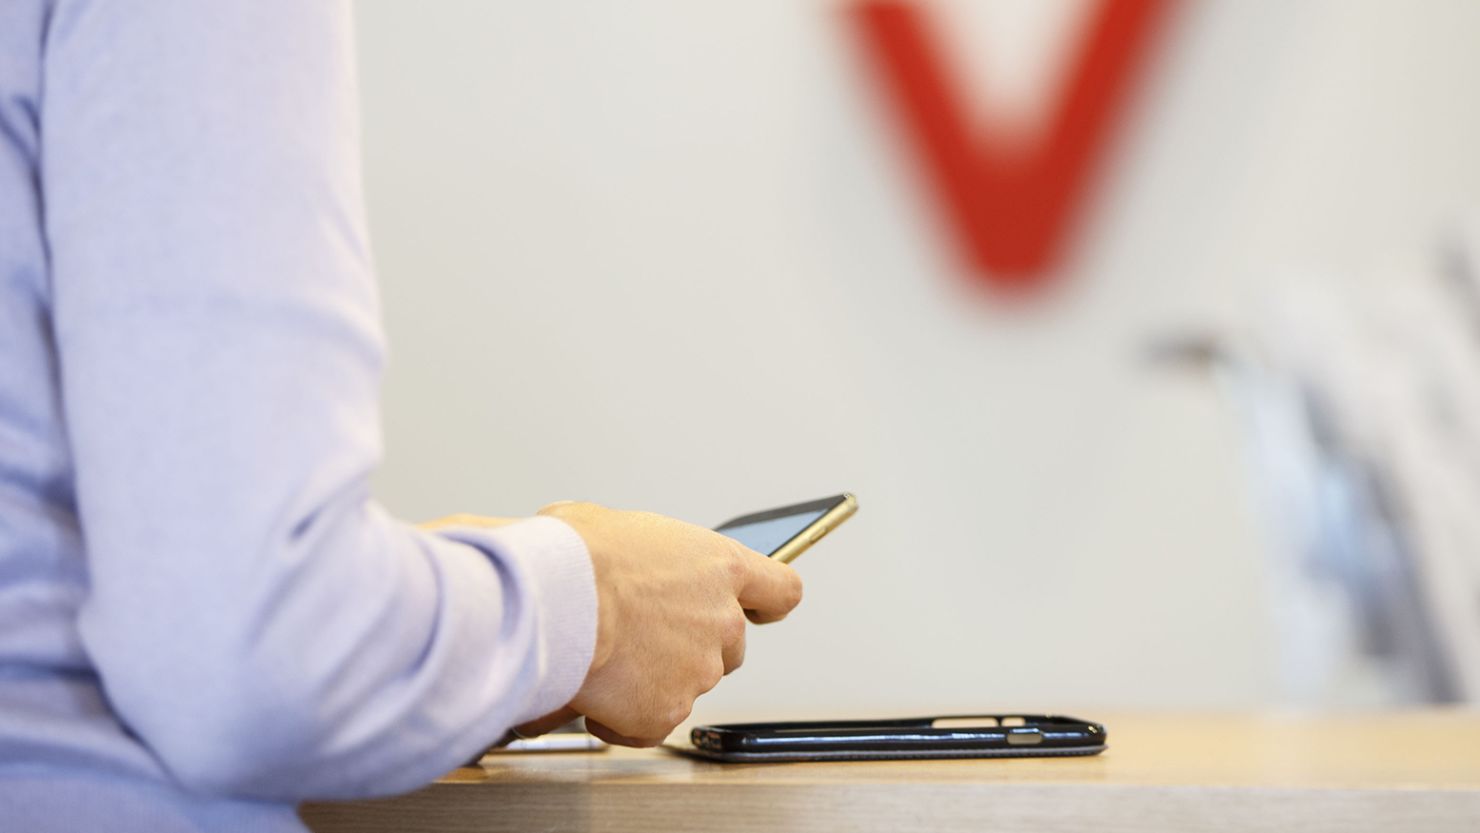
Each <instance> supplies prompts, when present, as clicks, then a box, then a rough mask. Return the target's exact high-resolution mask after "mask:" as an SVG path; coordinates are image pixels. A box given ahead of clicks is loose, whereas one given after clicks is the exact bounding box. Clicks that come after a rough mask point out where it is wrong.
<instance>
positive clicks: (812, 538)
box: [714, 492, 858, 564]
mask: <svg viewBox="0 0 1480 833" xmlns="http://www.w3.org/2000/svg"><path fill="white" fill-rule="evenodd" d="M819 509H822V510H825V511H824V512H823V513H822V514H821V515H820V516H818V517H817V519H816V520H814V521H812V522H811V523H810V524H807V525H806V526H805V527H802V528H801V529H799V530H797V533H796V534H795V535H793V536H791V537H790V538H788V539H787V540H786V542H785V543H783V544H782V545H781V546H779V547H777V548H776V550H775V551H774V552H772V553H769V555H770V557H771V558H774V559H775V560H777V561H780V562H781V563H783V564H786V563H789V562H790V561H792V560H793V559H795V558H796V557H797V556H799V555H801V554H802V553H803V552H805V551H806V550H807V548H808V547H810V546H812V545H813V544H815V543H817V542H818V541H820V540H822V537H823V536H824V535H827V533H829V532H832V531H833V530H834V529H836V528H837V527H838V525H839V524H841V523H842V522H843V521H846V520H847V519H848V518H850V517H852V515H853V513H854V512H857V511H858V499H857V498H855V497H854V496H853V495H852V494H850V493H848V492H844V493H842V494H840V495H833V496H831V497H825V498H818V499H817V500H809V501H806V502H803V503H793V504H791V505H790V506H780V507H777V508H775V509H767V510H765V511H764V512H752V513H750V514H749V515H741V516H739V517H737V518H731V519H730V520H728V521H725V522H724V523H722V524H720V525H719V526H717V527H715V528H714V531H715V532H724V531H725V530H726V529H732V528H734V527H737V526H746V525H748V524H753V523H760V522H762V521H771V520H775V519H777V518H786V517H790V516H792V515H803V514H806V513H808V512H816V511H817V510H819ZM761 554H762V555H767V553H761Z"/></svg>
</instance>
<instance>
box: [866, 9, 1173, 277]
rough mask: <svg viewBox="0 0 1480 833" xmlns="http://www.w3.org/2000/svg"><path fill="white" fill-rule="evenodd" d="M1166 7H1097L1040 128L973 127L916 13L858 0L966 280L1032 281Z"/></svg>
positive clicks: (1081, 194)
mask: <svg viewBox="0 0 1480 833" xmlns="http://www.w3.org/2000/svg"><path fill="white" fill-rule="evenodd" d="M1171 5H1172V4H1171V0H1098V5H1097V7H1096V8H1095V10H1094V12H1093V17H1092V19H1091V20H1090V22H1089V25H1088V26H1087V27H1085V29H1084V32H1085V34H1084V37H1083V40H1082V41H1081V42H1080V43H1079V44H1078V46H1077V48H1075V49H1074V50H1072V51H1071V53H1070V59H1069V60H1070V66H1069V71H1068V72H1067V73H1066V74H1065V75H1064V76H1063V77H1064V79H1065V80H1064V85H1063V88H1062V89H1061V90H1059V91H1058V93H1057V95H1056V98H1055V101H1054V102H1052V103H1051V106H1050V107H1049V108H1048V113H1049V117H1048V119H1047V122H1046V124H1045V125H1044V126H1043V129H1042V130H1041V131H1040V132H1039V133H1038V135H1036V136H1032V137H1029V138H1028V139H1027V140H1026V141H1024V140H1022V139H1018V138H1016V137H1015V136H1012V135H1007V133H1006V132H1004V131H1001V130H997V131H994V130H992V129H991V127H990V125H988V126H987V127H986V129H983V130H978V131H973V130H972V129H971V128H970V126H969V125H970V124H971V121H970V119H968V117H967V109H966V106H965V104H964V102H963V101H962V100H961V95H960V91H959V86H958V85H957V84H956V83H955V81H954V79H953V77H952V74H951V72H950V71H949V67H947V66H946V62H945V61H944V60H943V58H942V54H941V49H940V46H939V45H938V44H937V42H936V41H935V40H934V39H933V38H932V36H931V29H930V26H929V25H928V21H927V20H926V14H925V12H924V11H923V9H921V8H920V7H919V6H917V5H915V4H911V3H906V2H900V1H899V0H864V2H859V3H856V4H855V5H854V6H853V9H852V18H853V20H854V21H855V22H856V24H857V29H858V31H859V33H860V35H861V36H862V41H863V43H864V45H865V47H866V50H867V52H868V54H869V57H870V58H871V60H872V61H873V63H874V64H875V65H876V66H877V68H878V71H879V73H880V75H881V77H882V79H883V81H884V84H885V89H886V91H887V94H888V97H889V98H890V99H891V100H892V102H893V105H894V107H895V108H896V109H897V110H898V112H899V115H900V116H902V117H903V121H904V123H905V127H906V130H907V132H908V134H909V137H910V139H911V141H912V143H913V144H914V145H915V149H916V152H917V154H918V156H919V158H920V162H921V163H922V165H923V168H924V172H925V174H926V179H927V180H928V182H929V184H930V187H931V189H932V190H933V192H934V196H935V198H936V199H937V200H939V202H940V204H941V206H942V208H943V209H944V211H943V213H944V215H945V217H946V221H947V223H948V225H949V227H950V229H951V232H952V234H953V236H954V237H955V238H956V241H957V245H958V246H959V247H960V250H961V253H962V255H963V256H964V260H965V261H966V265H967V267H968V272H969V274H970V275H971V276H972V277H973V278H975V279H977V280H979V281H981V282H982V283H984V284H986V285H989V286H992V287H996V288H999V289H1016V290H1021V289H1028V288H1031V287H1034V286H1037V285H1039V284H1041V283H1043V281H1044V279H1046V278H1047V277H1049V276H1050V275H1051V274H1052V272H1053V267H1054V266H1055V265H1056V264H1057V263H1058V262H1059V261H1060V260H1061V258H1062V256H1063V254H1064V251H1065V249H1066V241H1067V238H1068V234H1069V231H1070V228H1071V226H1072V224H1073V221H1074V219H1075V215H1076V213H1077V212H1078V211H1079V209H1080V206H1081V205H1082V203H1083V202H1084V199H1085V193H1086V191H1087V188H1088V185H1089V183H1090V180H1091V179H1092V177H1093V174H1094V171H1095V168H1096V166H1097V163H1098V161H1099V157H1100V156H1101V155H1102V153H1103V151H1104V149H1105V147H1106V145H1107V142H1108V139H1109V138H1110V135H1111V133H1112V132H1113V130H1112V128H1113V127H1114V126H1115V122H1116V120H1117V116H1118V115H1119V114H1120V113H1121V112H1122V111H1123V109H1124V107H1125V102H1126V99H1127V98H1128V93H1129V91H1130V88H1131V86H1132V81H1133V76H1134V75H1135V73H1136V69H1137V67H1138V65H1139V64H1140V63H1141V61H1142V59H1143V57H1144V56H1145V55H1146V53H1147V52H1148V50H1149V48H1150V44H1151V41H1152V35H1153V33H1154V31H1155V30H1156V28H1157V24H1158V23H1159V22H1161V21H1162V19H1164V18H1165V16H1166V13H1167V11H1168V9H1169V8H1170V7H1171Z"/></svg>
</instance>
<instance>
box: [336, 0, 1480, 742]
mask: <svg viewBox="0 0 1480 833" xmlns="http://www.w3.org/2000/svg"><path fill="white" fill-rule="evenodd" d="M356 9H357V13H358V29H359V48H360V64H361V79H360V83H361V98H362V102H363V112H364V147H365V161H364V167H365V172H366V181H367V191H368V204H369V211H370V220H371V228H372V230H373V238H374V245H375V251H376V256H377V261H378V269H379V278H380V283H381V286H382V289H383V296H384V305H385V320H386V325H387V329H388V332H389V337H390V341H391V363H390V368H389V371H388V375H387V379H386V386H385V429H386V440H387V457H386V464H385V466H384V468H383V470H382V471H381V473H380V475H379V480H378V490H379V494H380V496H381V498H382V499H383V500H384V501H385V502H386V503H387V504H388V505H389V506H390V507H391V508H392V509H393V510H394V511H396V512H397V513H398V514H400V515H402V516H405V517H408V518H412V519H425V518H431V517H435V516H439V515H444V514H447V513H449V512H453V511H470V512H481V513H485V514H525V513H530V512H532V511H534V510H535V509H536V508H538V507H539V506H541V505H542V504H544V503H546V502H548V501H551V500H555V499H563V498H576V499H587V500H594V501H599V502H602V503H606V504H609V505H614V506H619V507H627V508H644V509H650V510H654V511H658V512H663V513H666V514H670V515H674V516H677V517H680V518H684V519H687V520H691V521H694V522H697V523H702V524H706V525H715V524H717V523H719V522H721V521H723V520H726V519H727V518H729V517H731V516H734V515H738V514H741V513H744V512H749V511H754V510H759V509H763V508H769V507H772V506H776V505H780V504H783V503H789V502H794V501H800V500H806V499H810V498H815V497H819V496H822V495H826V494H832V493H836V492H838V491H842V490H850V491H853V492H855V493H856V494H857V495H858V497H859V500H860V503H861V506H862V508H861V510H860V512H859V514H858V515H857V517H856V518H855V519H854V520H852V521H850V522H849V523H848V524H847V525H845V526H844V527H843V528H842V529H840V530H839V531H838V532H836V533H834V534H833V535H832V536H830V537H829V538H828V540H827V541H826V542H825V543H824V544H822V545H820V546H819V547H818V548H817V549H816V550H814V551H812V552H810V553H809V554H808V555H806V556H805V557H803V558H802V559H801V560H800V561H799V562H797V567H798V569H799V571H800V572H801V574H802V575H803V578H804V579H805V580H806V582H807V601H806V603H805V604H804V605H803V606H802V607H801V608H800V609H799V610H798V611H797V613H796V614H795V615H794V616H793V617H792V618H791V620H789V622H788V623H787V624H785V625H782V626H777V627H769V628H761V629H755V630H753V631H752V634H751V637H750V648H749V653H748V658H747V662H746V665H745V668H744V669H743V670H742V671H740V672H739V673H737V674H735V675H734V676H733V677H732V678H731V679H729V680H727V681H726V682H725V684H724V685H722V686H721V687H720V688H719V689H717V690H716V691H715V692H714V693H713V694H711V695H709V696H708V697H706V698H704V699H703V700H701V701H700V703H699V704H698V707H697V709H696V712H695V716H696V717H698V718H702V719H705V720H711V719H714V720H717V719H724V718H732V717H742V716H760V717H782V716H797V717H801V716H827V715H834V714H845V713H847V714H888V713H911V712H922V713H929V712H951V711H983V710H1013V709H1024V710H1072V709H1075V708H1083V709H1095V708H1186V709H1207V708H1214V709H1220V708H1248V707H1268V706H1304V707H1353V706H1366V705H1388V704H1391V705H1401V704H1407V703H1420V702H1446V701H1454V700H1474V699H1477V698H1480V642H1477V640H1480V555H1477V554H1476V553H1477V547H1480V435H1477V431H1480V361H1477V356H1480V353H1477V349H1480V341H1477V340H1476V339H1477V335H1480V306H1477V305H1476V303H1475V299H1476V298H1477V297H1480V294H1477V293H1476V292H1475V283H1474V271H1473V269H1472V267H1471V263H1472V262H1473V261H1472V257H1473V253H1474V252H1475V251H1476V248H1475V246H1474V241H1475V239H1476V236H1475V234H1474V233H1473V230H1474V229H1475V228H1476V226H1475V225H1474V224H1473V218H1474V217H1475V216H1476V215H1475V214H1473V213H1472V211H1473V209H1474V208H1475V207H1476V205H1477V202H1480V97H1477V96H1476V95H1475V93H1474V85H1475V81H1476V79H1480V49H1476V48H1475V44H1476V43H1477V42H1480V4H1476V3H1471V2H1463V0H1425V2H1412V3H1396V2H1388V0H1367V1H1366V2H1349V1H1348V0H1303V2H1276V0H1264V1H1263V2H1245V0H1204V2H1145V1H1144V0H1125V2H1117V0H1111V2H1109V3H1102V2H1100V0H1054V1H1053V2H1045V0H913V1H912V2H902V3H890V4H860V3H851V2H822V1H821V0H818V1H817V2H805V1H804V0H744V2H740V0H734V1H733V2H720V0H714V2H703V3H695V2H685V0H627V2H623V3H609V2H601V0H541V2H482V0H461V1H460V2H454V1H453V0H444V2H439V3H437V4H412V3H404V2H396V0H360V2H358V3H357V4H356ZM1003 229H1010V232H1004V231H1003Z"/></svg>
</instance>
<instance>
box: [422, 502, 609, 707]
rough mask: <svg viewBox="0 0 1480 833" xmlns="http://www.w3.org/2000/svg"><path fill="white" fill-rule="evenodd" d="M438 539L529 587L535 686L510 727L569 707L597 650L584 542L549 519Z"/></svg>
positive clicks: (452, 532)
mask: <svg viewBox="0 0 1480 833" xmlns="http://www.w3.org/2000/svg"><path fill="white" fill-rule="evenodd" d="M437 534H438V535H441V536H443V537H446V538H450V539H452V540H454V541H460V542H462V543H464V544H470V545H472V546H474V547H477V548H479V549H481V550H483V551H484V552H487V553H489V554H490V555H492V556H494V557H497V558H500V559H502V560H504V561H506V562H510V564H511V566H513V567H514V569H515V570H516V571H517V574H518V575H519V576H521V577H522V578H523V579H524V580H525V581H526V582H528V588H527V602H528V604H529V605H531V606H532V607H533V609H534V613H535V618H536V622H537V633H538V647H537V652H538V656H537V658H536V659H537V662H538V669H539V681H538V683H537V684H536V686H535V688H534V690H533V691H531V692H530V695H529V699H528V700H527V701H526V703H525V705H524V708H523V709H522V711H521V712H520V713H519V714H518V715H517V716H516V719H515V720H514V725H518V724H520V723H524V722H526V721H529V720H534V719H535V718H537V717H542V716H544V715H547V714H549V713H551V712H553V711H556V710H557V709H561V708H564V707H565V706H567V705H569V704H570V701H571V698H573V697H575V695H576V692H577V691H579V690H580V688H581V683H583V682H585V679H586V672H587V671H588V670H590V668H591V658H592V656H593V654H594V653H595V650H596V573H595V570H594V569H593V568H592V566H591V556H590V553H589V552H587V550H586V542H585V541H584V540H582V539H581V536H580V535H579V534H577V533H576V531H575V530H574V529H572V528H571V527H570V526H569V525H568V524H566V523H565V522H564V521H560V520H557V519H555V518H549V517H535V518H528V519H526V520H522V521H519V522H518V523H513V524H509V525H508V526H501V527H496V528H491V529H490V528H482V527H467V526H462V527H450V528H447V529H439V530H437Z"/></svg>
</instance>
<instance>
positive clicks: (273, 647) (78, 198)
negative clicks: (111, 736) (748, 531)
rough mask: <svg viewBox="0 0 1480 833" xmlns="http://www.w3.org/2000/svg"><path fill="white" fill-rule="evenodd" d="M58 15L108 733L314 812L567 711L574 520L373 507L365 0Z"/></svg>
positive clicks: (53, 77) (60, 150)
mask: <svg viewBox="0 0 1480 833" xmlns="http://www.w3.org/2000/svg"><path fill="white" fill-rule="evenodd" d="M51 27H52V28H51V31H50V32H49V37H48V42H47V44H48V45H47V50H48V54H47V59H46V89H47V94H46V98H45V101H44V105H43V112H42V119H41V120H42V124H43V130H42V134H43V136H44V143H45V146H44V148H43V153H42V159H43V171H42V176H43V181H44V190H45V193H46V197H47V235H48V242H49V244H50V248H51V255H52V283H53V324H54V335H55V338H56V341H57V349H58V354H59V356H60V359H61V371H62V376H63V398H64V412H65V416H66V420H67V429H68V433H69V438H70V442H71V446H72V451H73V455H74V468H75V482H76V488H77V496H78V504H79V507H78V508H79V512H80V520H81V524H82V527H83V530H84V534H85V537H86V546H87V556H88V571H89V581H90V595H89V597H88V599H87V601H86V602H85V604H84V606H83V611H82V616H81V622H80V626H81V632H82V636H83V639H84V642H85V644H86V647H87V649H88V652H89V655H90V656H91V657H92V658H93V661H94V663H95V665H96V666H97V670H98V672H99V674H100V676H101V678H102V681H103V684H104V687H105V690H106V692H107V694H108V697H109V699H110V702H111V703H112V705H113V707H114V709H115V711H117V713H118V715H119V717H120V719H122V720H123V721H124V722H125V723H126V724H127V725H128V726H129V727H130V729H132V730H133V731H134V732H135V733H136V734H138V735H139V737H140V738H141V739H142V740H143V741H144V743H146V744H147V745H149V746H150V747H151V748H152V749H153V750H154V751H155V753H156V754H157V755H158V756H159V757H160V759H161V760H162V761H163V762H164V764H165V765H166V766H167V767H168V768H170V769H171V770H172V771H173V772H174V773H175V775H176V776H177V777H178V778H179V779H180V780H181V781H182V782H184V783H185V784H187V785H189V786H193V787H196V788H199V789H204V790H211V791H216V792H227V793H236V794H243V795H252V796H260V797H271V798H280V799H298V798H307V797H329V796H347V795H360V794H370V793H377V792H387V791H395V790H399V789H405V788H409V787H411V786H414V785H415V784H417V783H420V782H421V781H424V780H426V779H428V778H430V777H432V776H433V775H435V774H436V773H437V772H439V771H441V770H443V769H446V768H448V767H450V766H453V765H455V764H457V763H459V762H461V761H462V760H465V759H466V758H467V757H468V756H469V754H471V752H472V751H473V750H475V749H476V747H477V746H478V745H479V744H482V743H485V742H487V741H490V740H492V739H493V738H495V737H496V736H497V735H498V734H499V733H501V732H502V730H503V728H504V727H506V726H507V725H510V724H511V723H514V722H516V721H518V720H521V719H524V718H527V717H530V716H533V713H535V712H538V711H539V709H542V708H545V706H546V705H547V704H553V705H551V707H552V708H553V707H555V706H558V705H561V704H560V703H555V702H554V701H556V700H559V699H561V697H563V696H568V694H569V692H566V691H565V689H567V688H568V689H570V690H571V691H573V690H574V687H575V685H576V684H578V683H579V679H576V680H575V683H571V682H570V680H571V679H572V678H578V677H579V676H580V675H581V673H583V671H584V667H585V666H584V665H583V663H585V662H589V656H590V641H591V639H593V638H594V636H593V634H591V633H584V634H583V633H582V630H583V628H584V629H586V630H589V631H594V628H595V625H594V605H595V602H594V595H593V591H592V590H591V576H590V565H589V563H588V562H587V561H586V560H585V558H586V555H585V552H584V550H583V549H582V548H581V543H580V540H579V538H577V537H576V536H575V535H574V533H571V532H570V531H569V530H568V529H566V528H564V527H561V526H556V525H551V522H549V521H542V522H539V523H537V524H535V525H533V526H518V527H511V528H509V529H506V530H499V531H482V532H474V531H466V532H460V533H455V537H458V538H461V539H462V540H461V541H455V540H453V538H452V536H453V535H454V533H443V534H440V535H432V534H428V533H424V532H419V531H416V530H414V529H412V528H410V527H408V526H406V525H405V524H402V523H400V522H398V521H395V520H393V519H390V518H388V517H387V516H385V515H384V514H383V513H382V512H381V511H380V510H379V509H378V508H377V507H376V506H375V505H374V503H373V502H372V501H371V500H370V498H369V488H368V478H369V476H370V473H371V472H372V471H373V469H374V467H375V465H376V463H377V461H378V456H379V427H378V420H377V418H376V412H377V398H378V380H379V371H380V366H381V363H382V349H381V344H380V337H379V331H378V320H377V319H378V314H377V308H376V299H375V291H374V285H373V279H372V276H371V274H370V269H369V253H368V246H367V244H366V241H365V233H364V227H363V220H362V217H361V207H360V194H359V179H358V170H357V168H358V157H357V154H356V149H355V144H356V139H357V137H356V135H355V133H356V130H355V118H354V87H353V77H352V62H353V56H352V52H351V50H350V48H349V40H348V39H349V31H348V21H347V19H346V7H344V6H342V5H339V4H327V3H298V2H295V1H294V0H277V1H276V2H270V1H269V0H223V2H217V3H211V4H194V3H173V4H172V3H164V2H143V1H141V2H137V3H104V2H98V3H89V2H81V1H80V0H74V1H72V2H69V1H68V0H62V1H61V2H59V3H58V5H57V7H56V9H55V12H54V15H53V19H52V24H51ZM469 542H471V544H472V545H471V546H470V543H469ZM557 586H558V588H559V590H558V592H557V591H556V589H555V588H556V587H557Z"/></svg>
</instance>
